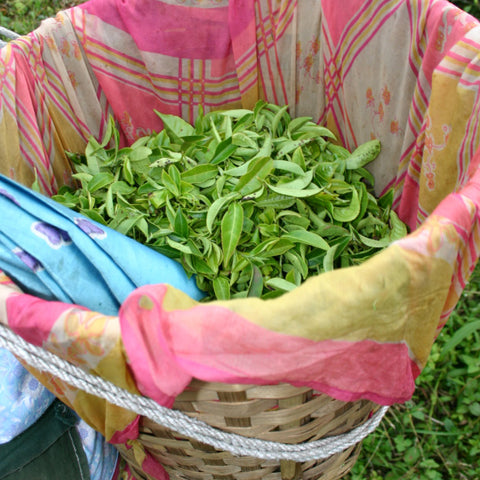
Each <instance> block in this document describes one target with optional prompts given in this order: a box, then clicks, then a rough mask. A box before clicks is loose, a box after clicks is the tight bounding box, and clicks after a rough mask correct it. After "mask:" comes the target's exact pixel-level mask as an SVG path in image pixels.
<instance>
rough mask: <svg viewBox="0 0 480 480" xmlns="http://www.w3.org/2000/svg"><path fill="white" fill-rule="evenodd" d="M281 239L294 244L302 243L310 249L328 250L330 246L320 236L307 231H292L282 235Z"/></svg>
mask: <svg viewBox="0 0 480 480" xmlns="http://www.w3.org/2000/svg"><path fill="white" fill-rule="evenodd" d="M281 238H283V239H285V240H290V241H291V242H294V243H304V244H305V245H310V246H312V247H316V248H321V249H322V250H328V249H329V248H330V245H329V244H328V243H327V242H326V240H324V239H323V238H322V237H321V236H320V235H317V234H316V233H314V232H309V231H307V230H294V231H293V232H290V233H287V234H285V235H282V237H281Z"/></svg>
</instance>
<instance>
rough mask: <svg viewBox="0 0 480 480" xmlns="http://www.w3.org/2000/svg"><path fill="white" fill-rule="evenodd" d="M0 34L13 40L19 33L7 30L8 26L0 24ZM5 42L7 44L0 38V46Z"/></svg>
mask: <svg viewBox="0 0 480 480" xmlns="http://www.w3.org/2000/svg"><path fill="white" fill-rule="evenodd" d="M0 36H1V37H5V38H8V39H10V40H15V39H16V38H18V37H19V36H20V35H19V34H18V33H15V32H13V31H12V30H9V29H8V28H5V27H2V26H1V25H0ZM6 44H7V43H6V42H4V41H3V40H1V39H0V48H2V47H4V46H5V45H6Z"/></svg>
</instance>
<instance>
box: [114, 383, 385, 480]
mask: <svg viewBox="0 0 480 480" xmlns="http://www.w3.org/2000/svg"><path fill="white" fill-rule="evenodd" d="M173 408H174V409H177V410H180V411H182V412H183V413H186V414H187V415H190V416H193V417H195V418H197V419H199V420H202V421H204V422H205V423H207V424H209V425H210V426H213V427H216V428H219V429H221V430H223V431H226V432H230V433H236V434H239V435H243V436H245V437H255V438H258V439H262V440H269V441H275V442H281V443H288V444H299V443H302V442H309V441H313V440H319V439H321V438H324V437H329V436H333V435H340V434H342V433H346V432H348V431H350V430H351V429H353V428H355V427H357V426H358V425H361V424H362V423H364V422H365V421H366V420H367V419H368V418H369V417H370V416H371V415H372V413H373V412H374V411H375V410H376V409H377V408H378V405H376V404H375V403H373V402H370V401H367V400H359V401H355V402H342V401H339V400H335V399H333V398H331V397H329V396H328V395H325V394H321V393H318V392H316V391H314V390H312V389H310V388H298V387H293V386H291V385H288V384H279V385H268V386H255V385H235V384H220V383H206V382H200V381H198V380H194V381H193V382H192V383H191V384H190V385H189V387H188V388H187V389H186V390H185V391H184V392H183V393H182V394H180V395H179V396H178V397H177V399H176V401H175V404H174V406H173ZM139 441H140V442H141V443H142V444H143V445H144V447H145V448H146V449H147V450H148V451H149V453H150V454H152V455H153V457H154V458H156V459H157V460H158V461H159V462H161V463H162V465H163V466H164V467H165V469H166V471H167V472H168V474H169V476H170V479H171V480H207V479H208V480H297V479H304V480H314V479H322V480H335V479H339V478H342V477H343V476H344V475H345V474H346V473H348V472H349V471H350V470H351V468H352V467H353V465H354V464H355V461H356V460H357V457H358V455H359V453H360V446H361V443H358V444H356V445H354V446H352V447H350V448H348V449H346V450H344V451H342V452H340V453H337V454H335V455H332V456H330V457H328V458H326V459H324V460H313V461H308V462H303V463H296V462H294V461H292V460H278V461H277V460H263V459H259V458H254V457H245V456H241V457H238V456H234V455H232V454H231V453H229V452H225V451H219V450H217V449H215V448H213V447H211V446H209V445H205V444H202V443H200V442H198V441H196V440H193V439H191V438H189V437H188V436H184V435H181V434H178V433H176V432H172V431H171V430H169V429H167V428H165V427H163V426H160V425H158V424H156V423H154V422H152V421H151V420H149V419H147V418H144V417H143V418H142V420H141V424H140V436H139ZM118 449H119V451H120V454H121V455H122V457H123V459H124V460H125V461H126V462H127V464H128V465H129V467H130V469H131V470H132V473H133V474H134V475H135V477H136V478H137V479H139V480H155V479H153V478H152V477H150V476H149V475H147V474H145V473H144V472H142V470H141V467H140V465H139V464H138V463H137V462H136V460H135V457H134V454H133V451H132V450H133V449H130V450H127V449H126V448H125V447H123V446H118Z"/></svg>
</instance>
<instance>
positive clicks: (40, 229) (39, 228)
mask: <svg viewBox="0 0 480 480" xmlns="http://www.w3.org/2000/svg"><path fill="white" fill-rule="evenodd" d="M31 229H32V232H33V233H34V234H35V235H37V236H38V237H40V238H43V239H44V240H45V241H46V242H47V244H48V245H49V246H50V248H54V249H58V248H60V247H62V246H63V245H68V244H70V243H72V239H71V238H70V235H69V234H68V233H67V232H65V230H61V229H60V228H56V227H54V226H53V225H50V224H48V223H45V222H34V223H33V224H32V227H31Z"/></svg>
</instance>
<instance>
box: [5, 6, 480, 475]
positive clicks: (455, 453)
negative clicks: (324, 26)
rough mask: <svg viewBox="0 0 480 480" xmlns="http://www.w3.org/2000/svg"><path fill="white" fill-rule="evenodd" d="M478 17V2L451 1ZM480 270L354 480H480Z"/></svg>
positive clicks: (29, 24) (24, 17)
mask: <svg viewBox="0 0 480 480" xmlns="http://www.w3.org/2000/svg"><path fill="white" fill-rule="evenodd" d="M75 3H80V2H75V0H6V2H5V3H4V5H3V6H0V24H1V25H3V26H5V27H7V28H10V29H12V30H15V31H16V32H18V33H27V32H29V31H31V30H33V29H34V28H36V27H37V26H38V25H39V23H40V21H41V20H43V19H44V18H47V17H49V16H53V15H54V14H55V13H56V12H57V11H58V10H60V9H63V8H67V7H69V6H71V5H73V4H75ZM453 3H455V4H457V5H458V6H459V7H460V8H463V9H464V10H465V11H467V12H469V13H470V14H472V15H474V16H476V17H477V18H480V0H457V1H456V2H453ZM479 358H480V265H479V266H478V267H477V268H476V270H475V273H474V275H473V276H472V279H471V281H470V283H469V285H468V286H467V288H466V289H465V291H464V293H463V295H462V298H461V300H460V302H459V304H458V306H457V308H456V310H455V312H454V313H453V314H452V316H451V318H450V319H449V321H448V323H447V325H446V327H445V328H444V329H443V331H442V333H441V334H440V336H439V338H438V339H437V341H436V343H435V344H434V346H433V349H432V352H431V355H430V358H429V361H428V364H427V366H426V367H425V369H424V370H423V372H422V374H421V375H420V377H419V378H418V379H417V388H416V391H415V394H414V396H413V398H412V399H411V400H410V401H409V402H407V403H406V404H404V405H395V406H394V407H392V408H390V410H389V411H388V413H387V415H386V416H385V418H384V420H383V422H382V424H381V425H380V426H379V428H378V429H377V430H376V431H375V432H374V433H373V434H371V435H370V436H369V437H367V439H366V440H365V441H364V443H363V449H362V453H361V456H360V458H359V460H358V462H357V464H356V465H355V467H354V469H353V470H352V472H351V473H350V474H349V475H348V476H347V477H346V478H347V479H348V480H380V479H381V480H412V479H414V480H443V479H445V480H450V479H455V480H476V479H480V466H479V463H480V462H479V461H478V459H479V458H480V361H479Z"/></svg>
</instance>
